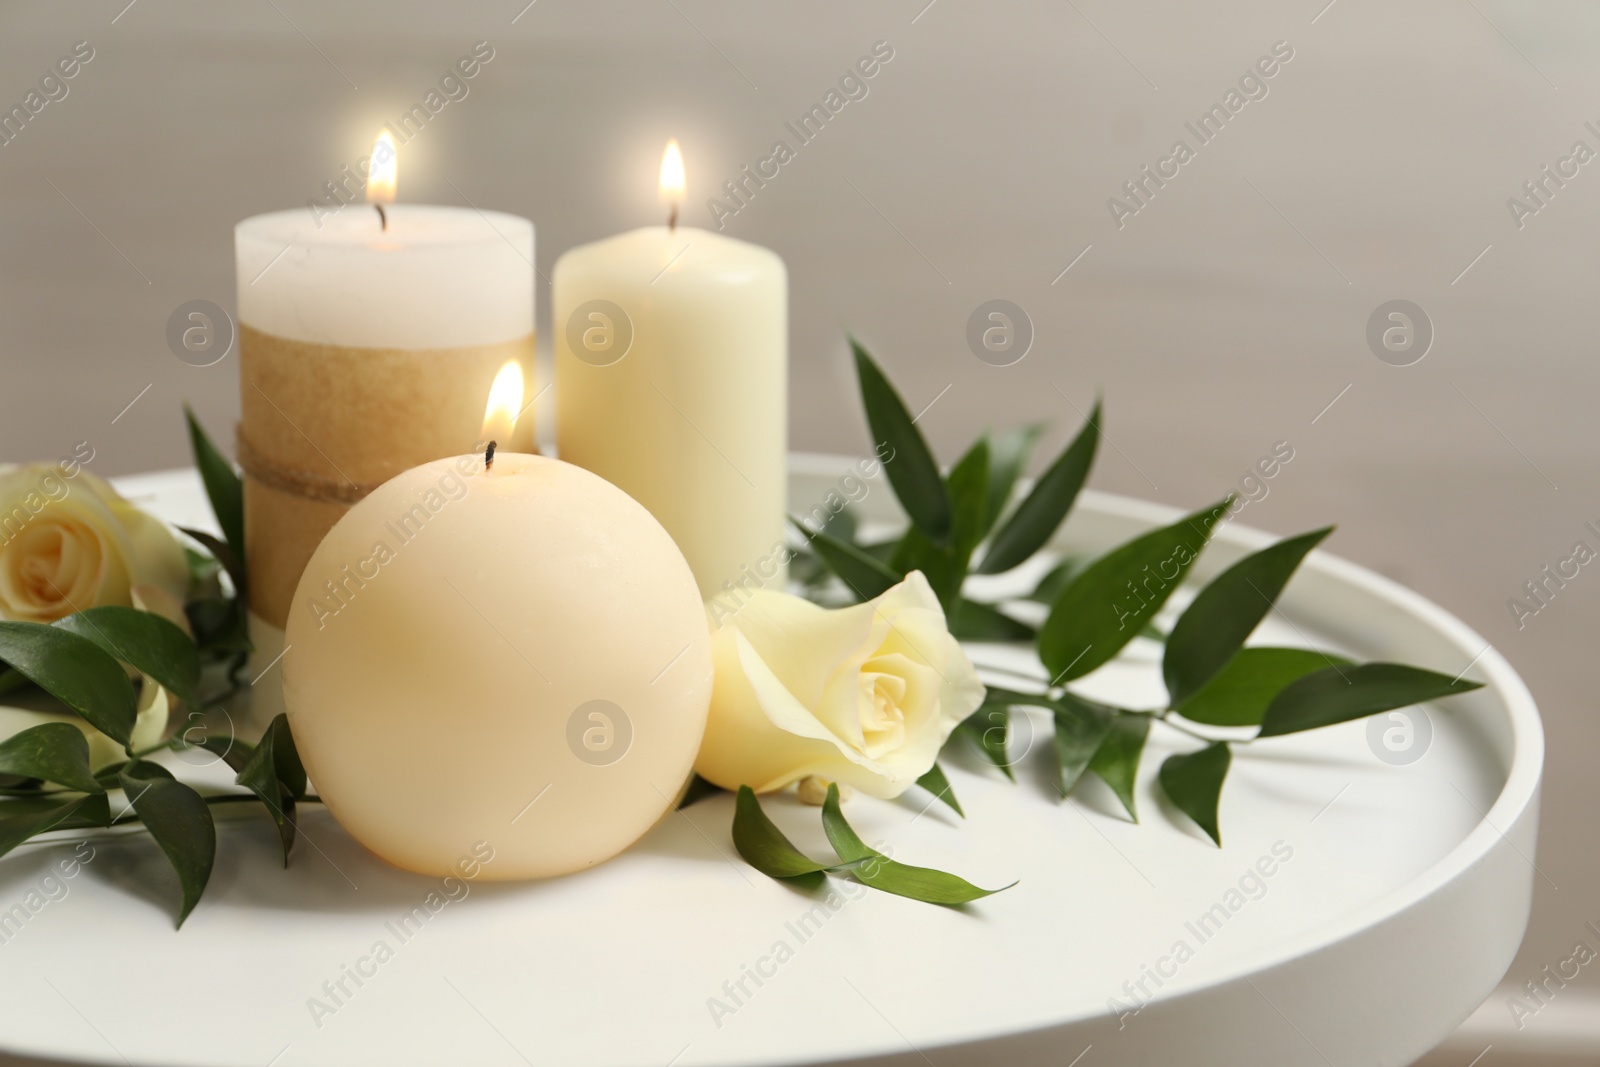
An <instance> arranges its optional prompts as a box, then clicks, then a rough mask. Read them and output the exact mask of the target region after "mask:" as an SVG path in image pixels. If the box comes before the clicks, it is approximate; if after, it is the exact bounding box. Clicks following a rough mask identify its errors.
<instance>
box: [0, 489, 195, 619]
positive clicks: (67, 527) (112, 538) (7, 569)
mask: <svg viewBox="0 0 1600 1067" xmlns="http://www.w3.org/2000/svg"><path fill="white" fill-rule="evenodd" d="M69 469H70V470H71V473H70V474H69V473H68V470H69ZM188 583H189V572H188V566H187V564H186V562H185V560H184V554H183V547H182V546H181V545H180V544H179V543H178V540H177V538H176V537H174V536H173V534H172V531H170V530H168V529H167V527H166V526H164V525H163V524H162V523H161V522H160V521H158V520H157V519H155V518H152V517H151V516H149V515H147V514H145V513H144V512H143V511H140V510H139V509H138V508H136V507H134V506H133V505H132V504H131V503H129V502H128V501H127V500H125V499H123V498H122V496H121V495H120V494H118V493H117V491H116V490H115V489H113V488H111V486H110V485H108V484H106V482H105V481H104V480H103V479H102V478H100V477H98V476H97V475H94V474H90V473H89V472H88V471H86V470H83V469H82V468H81V467H79V466H77V465H73V466H71V467H70V468H68V467H67V465H65V464H54V463H34V464H27V465H24V466H12V465H7V466H0V619H15V620H21V621H24V622H46V623H48V622H54V621H55V620H56V619H59V618H62V617H63V616H66V615H71V614H72V613H73V612H75V611H81V610H83V609H84V608H91V607H98V606H99V605H101V604H123V605H132V604H133V602H134V593H135V590H139V591H141V592H148V594H149V595H148V596H147V597H146V598H145V599H146V600H148V601H151V602H152V603H154V602H160V603H170V602H171V601H172V600H174V599H176V600H177V601H178V602H179V603H181V602H182V598H183V596H184V593H185V592H186V591H187V589H188Z"/></svg>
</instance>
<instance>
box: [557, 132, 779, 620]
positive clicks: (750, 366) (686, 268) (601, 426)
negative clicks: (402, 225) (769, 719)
mask: <svg viewBox="0 0 1600 1067" xmlns="http://www.w3.org/2000/svg"><path fill="white" fill-rule="evenodd" d="M672 147H673V149H675V148H676V145H674V146H672ZM672 164H673V154H672V151H671V150H669V155H668V159H667V161H666V163H665V165H664V166H663V178H664V183H663V184H664V185H665V184H667V182H668V181H670V180H671V179H672V178H674V177H676V179H677V181H678V182H679V189H678V190H676V192H678V195H681V181H682V170H681V161H679V163H678V166H677V172H676V175H674V174H673V173H672V170H673V167H672ZM674 191H675V190H669V192H674ZM673 213H674V216H675V215H676V207H674V208H673ZM551 309H552V316H553V318H552V327H551V329H552V331H553V333H554V335H555V338H554V348H555V375H556V385H555V388H556V441H557V446H558V448H559V450H560V455H561V458H562V459H563V460H565V461H567V462H570V463H576V464H578V465H579V466H580V467H584V468H587V469H588V470H591V471H594V472H595V473H596V474H598V475H600V476H601V477H603V478H605V479H606V480H607V481H610V482H612V483H613V484H615V485H617V486H619V487H620V488H621V489H623V490H624V491H625V492H627V493H628V494H629V495H630V496H632V497H633V498H634V499H635V500H638V501H639V502H640V503H641V504H643V505H644V506H645V507H647V508H649V509H650V512H651V514H653V515H654V516H655V517H656V518H657V519H659V520H660V521H661V524H662V525H663V526H665V527H666V529H667V532H668V533H670V534H671V535H672V537H673V539H674V540H676V541H677V543H678V547H679V548H681V549H682V550H683V554H684V555H685V556H686V557H687V558H688V560H689V565H690V567H691V568H692V569H693V571H694V575H695V579H696V580H697V582H698V583H699V587H700V594H701V596H702V597H704V598H707V599H710V598H711V597H713V596H715V595H717V594H719V593H725V592H727V591H728V588H729V586H730V585H736V586H738V585H742V586H744V587H745V588H751V587H752V584H751V583H752V582H753V583H754V586H760V585H763V584H764V585H767V586H769V587H778V588H781V586H782V582H783V566H782V559H783V553H782V541H783V536H784V507H785V497H784V491H785V449H786V445H787V420H786V414H787V392H788V280H787V274H786V272H785V270H784V265H783V260H781V259H780V258H778V256H777V255H776V254H774V253H773V252H771V251H769V250H767V249H765V248H760V247H758V246H756V245H752V244H747V243H745V242H743V241H737V240H734V239H732V238H730V237H724V236H722V235H720V234H716V233H711V232H709V231H707V230H700V229H691V228H688V227H682V226H655V227H647V228H645V229H640V230H634V231H632V232H631V233H624V234H621V235H618V236H616V237H613V238H610V239H608V240H604V241H598V242H596V243H594V244H590V245H585V246H583V247H581V248H575V249H573V250H571V251H569V252H567V253H566V254H565V255H563V256H562V257H561V258H560V259H559V260H558V261H557V262H556V266H555V271H554V274H553V275H552V278H551Z"/></svg>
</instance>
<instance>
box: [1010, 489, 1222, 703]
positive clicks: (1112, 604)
mask: <svg viewBox="0 0 1600 1067" xmlns="http://www.w3.org/2000/svg"><path fill="white" fill-rule="evenodd" d="M1226 505H1227V501H1226V500H1224V501H1223V502H1222V504H1219V505H1217V506H1216V507H1211V508H1206V509H1204V510H1202V511H1197V512H1195V513H1194V514H1192V515H1187V516H1185V517H1184V518H1182V519H1179V520H1178V521H1177V522H1175V523H1173V524H1172V525H1171V526H1163V527H1161V528H1160V529H1159V530H1152V531H1151V532H1149V533H1147V534H1144V535H1143V536H1141V537H1137V538H1135V539H1134V540H1132V541H1129V542H1128V543H1127V544H1125V545H1122V546H1121V547H1119V548H1114V549H1112V550H1111V551H1110V552H1108V553H1106V554H1105V555H1103V556H1101V557H1100V558H1099V559H1097V560H1095V561H1094V562H1093V563H1091V564H1089V565H1088V566H1087V567H1085V568H1084V569H1083V570H1082V571H1080V572H1079V573H1078V574H1077V576H1076V577H1074V578H1073V579H1072V581H1071V582H1070V583H1069V584H1068V585H1067V587H1066V588H1065V589H1064V590H1062V592H1061V595H1060V596H1059V597H1057V598H1056V602H1055V605H1054V606H1053V607H1051V609H1050V617H1049V618H1048V619H1046V620H1045V624H1044V627H1043V628H1042V629H1040V631H1039V658H1040V659H1041V660H1042V661H1043V662H1044V665H1045V667H1046V668H1048V669H1049V671H1050V679H1051V684H1060V683H1061V682H1063V681H1070V680H1071V679H1073V678H1081V677H1083V676H1084V675H1085V674H1088V673H1089V672H1090V671H1092V670H1094V669H1095V668H1097V667H1100V666H1101V665H1103V664H1105V663H1108V662H1109V661H1110V660H1112V659H1113V658H1115V657H1116V654H1117V653H1118V652H1120V651H1122V647H1123V646H1124V645H1126V644H1127V643H1128V642H1129V641H1131V640H1133V639H1134V637H1136V636H1138V634H1139V632H1140V631H1141V630H1143V629H1144V626H1145V624H1146V623H1148V622H1149V621H1150V619H1151V618H1152V617H1154V616H1155V614H1156V612H1158V611H1160V610H1161V605H1163V604H1165V603H1166V602H1167V598H1168V597H1170V596H1171V595H1172V594H1173V592H1174V591H1175V590H1176V589H1177V588H1178V586H1179V584H1180V583H1182V581H1183V577H1184V575H1185V574H1187V573H1188V572H1189V568H1190V567H1191V566H1192V565H1193V564H1194V561H1195V560H1196V559H1197V558H1198V557H1199V555H1200V552H1201V550H1202V549H1203V548H1205V544H1206V539H1207V538H1208V537H1209V536H1210V535H1211V525H1210V523H1211V522H1214V521H1215V520H1216V517H1217V515H1218V514H1219V513H1220V512H1221V509H1222V508H1224V507H1225V506H1226ZM1207 520H1210V521H1209V522H1208V521H1207Z"/></svg>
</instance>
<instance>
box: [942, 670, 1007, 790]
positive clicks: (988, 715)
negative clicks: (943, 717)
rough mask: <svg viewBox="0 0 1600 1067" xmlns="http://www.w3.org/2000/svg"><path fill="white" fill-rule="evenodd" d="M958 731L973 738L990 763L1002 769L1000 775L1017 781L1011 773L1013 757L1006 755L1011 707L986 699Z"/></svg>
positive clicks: (963, 721) (958, 727)
mask: <svg viewBox="0 0 1600 1067" xmlns="http://www.w3.org/2000/svg"><path fill="white" fill-rule="evenodd" d="M992 692H993V691H992V690H991V693H992ZM956 729H957V730H959V731H961V732H962V733H964V734H966V735H967V736H968V737H970V738H972V741H973V743H974V744H976V745H977V746H978V749H979V750H980V751H981V752H982V753H983V754H984V755H985V756H988V757H989V762H990V763H993V764H994V765H995V766H996V767H998V768H1000V773H1002V774H1004V775H1005V776H1006V777H1007V778H1009V779H1011V780H1012V781H1013V782H1014V781H1016V780H1017V776H1016V775H1015V774H1013V773H1012V772H1011V757H1010V756H1009V755H1007V754H1006V738H1007V737H1008V736H1009V735H1010V731H1011V709H1010V705H1008V704H1006V703H1004V702H998V701H997V702H993V703H991V702H990V701H989V699H988V698H987V697H986V698H985V699H984V702H983V703H982V704H981V705H979V706H978V710H977V711H975V712H973V713H972V714H971V715H968V716H967V717H966V718H965V719H962V720H961V725H959V726H957V727H956Z"/></svg>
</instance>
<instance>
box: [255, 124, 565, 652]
mask: <svg viewBox="0 0 1600 1067" xmlns="http://www.w3.org/2000/svg"><path fill="white" fill-rule="evenodd" d="M368 167H370V169H368ZM362 169H363V171H364V172H365V174H366V178H367V185H366V192H367V197H368V199H369V201H370V202H371V204H372V207H371V208H363V207H360V206H358V205H348V206H346V207H345V208H343V209H342V210H340V211H338V212H337V213H333V214H328V213H326V212H321V213H319V215H320V217H318V216H314V215H313V214H312V212H310V211H305V210H299V211H281V212H276V213H273V214H268V215H258V216H256V217H254V218H250V219H246V220H245V221H243V222H241V223H240V224H239V225H238V227H237V229H236V231H235V235H234V245H235V254H236V266H237V273H238V298H239V345H240V347H239V366H240V389H241V402H242V414H241V419H240V423H239V435H238V458H239V463H240V466H241V467H243V468H244V474H245V479H244V503H245V527H246V532H245V541H246V545H247V552H248V555H249V559H248V561H247V563H248V569H249V575H250V608H251V614H252V616H253V618H252V620H251V621H252V627H251V628H252V636H253V637H254V638H255V640H256V644H257V646H258V651H259V654H260V655H259V657H258V658H261V660H262V663H263V664H264V663H265V662H268V661H270V660H271V659H272V657H273V656H275V655H276V654H277V651H278V650H280V649H281V647H282V644H281V642H282V634H281V629H282V627H283V625H284V623H285V620H286V619H287V618H288V616H289V612H290V607H291V603H292V595H293V593H294V590H295V585H296V582H298V581H299V578H300V573H301V571H302V569H303V568H304V567H305V564H306V561H307V560H308V559H309V558H310V557H311V553H312V550H313V549H315V548H316V546H317V543H318V542H319V541H320V540H321V539H322V537H323V535H324V534H326V533H327V532H328V530H329V529H330V528H331V527H332V526H333V524H334V523H335V522H336V521H338V519H339V517H340V516H341V515H343V514H344V513H345V511H346V510H348V509H349V508H350V506H351V505H352V504H354V503H355V502H356V501H358V500H360V499H361V498H362V497H364V496H365V495H366V494H368V493H369V492H371V491H372V490H373V489H375V488H376V487H377V486H378V485H380V484H382V483H383V482H385V481H387V480H388V479H390V478H392V477H394V476H395V475H397V474H399V473H400V472H402V471H404V470H406V469H407V468H410V467H413V466H415V465H416V464H418V463H421V462H423V461H425V460H431V459H437V458H439V457H441V456H450V455H454V454H456V453H458V452H461V451H462V450H464V449H465V448H467V447H469V446H470V445H471V444H472V443H473V441H474V440H475V435H476V434H477V432H478V428H479V426H478V424H479V420H480V419H481V417H482V415H483V398H484V396H485V394H486V393H487V391H488V389H489V386H490V383H491V381H492V380H493V379H494V376H495V373H496V372H497V371H498V370H499V369H500V367H501V366H502V365H504V364H505V363H506V362H507V361H508V360H515V361H516V362H517V363H518V364H519V365H520V366H521V368H522V370H523V372H524V374H526V375H529V376H530V380H531V374H532V371H533V352H534V325H533V323H534V303H533V301H534V290H533V273H534V267H533V258H534V233H533V224H532V223H530V222H529V221H528V220H527V219H523V218H517V217H515V216H512V215H504V214H500V213H498V212H490V211H478V210H476V209H471V208H451V207H431V206H426V205H420V204H397V203H395V202H394V200H395V192H396V185H397V159H396V155H395V148H394V144H393V142H392V140H390V139H389V135H388V133H387V132H385V133H383V134H382V135H380V136H379V138H378V143H377V145H376V146H375V147H374V150H373V155H372V156H371V157H370V160H368V161H364V166H363V168H362ZM520 427H521V428H520V430H519V431H518V435H517V437H516V438H515V439H514V440H509V441H508V440H502V441H501V442H500V443H501V444H502V445H510V446H513V447H518V448H521V449H522V450H524V451H532V450H533V444H532V443H533V427H532V419H526V418H525V419H523V420H521V422H520Z"/></svg>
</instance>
